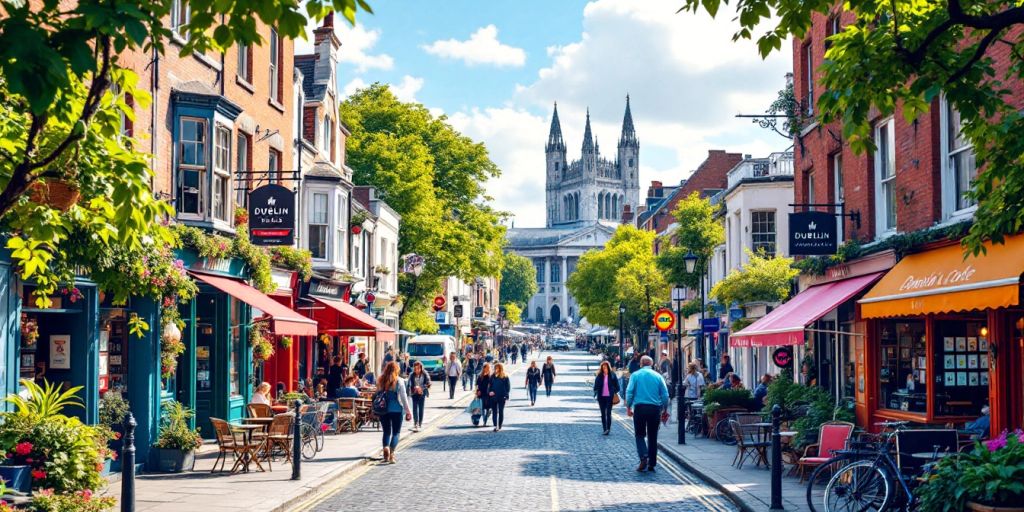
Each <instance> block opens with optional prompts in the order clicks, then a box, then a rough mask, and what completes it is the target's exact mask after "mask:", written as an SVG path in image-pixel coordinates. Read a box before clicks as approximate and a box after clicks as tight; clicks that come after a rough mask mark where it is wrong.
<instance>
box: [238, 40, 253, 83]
mask: <svg viewBox="0 0 1024 512" xmlns="http://www.w3.org/2000/svg"><path fill="white" fill-rule="evenodd" d="M236 49H237V51H238V71H237V72H236V74H237V75H238V78H241V79H242V80H244V81H246V82H249V83H252V46H250V45H247V44H245V43H239V44H238V45H237V46H236Z"/></svg>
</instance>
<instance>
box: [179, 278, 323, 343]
mask: <svg viewBox="0 0 1024 512" xmlns="http://www.w3.org/2000/svg"><path fill="white" fill-rule="evenodd" d="M189 274H192V277H194V278H196V279H198V280H200V281H202V282H204V283H206V284H208V285H210V286H212V287H214V288H216V289H218V290H220V291H222V292H224V293H226V294H228V295H230V296H232V297H234V298H236V299H238V300H240V301H242V302H244V303H246V304H248V305H250V306H252V307H254V308H256V309H258V310H260V311H262V312H263V313H265V314H266V315H267V316H269V317H270V330H271V332H273V333H274V334H277V335H279V336H316V322H315V321H313V320H311V319H309V318H306V317H304V316H302V315H300V314H298V313H296V312H295V311H292V310H291V309H289V308H288V306H285V305H284V304H281V303H280V302H277V301H276V300H274V299H272V298H270V297H268V296H266V295H264V294H263V293H262V292H260V291H259V290H257V289H256V288H253V287H252V286H249V285H247V284H245V283H243V282H242V281H240V280H238V279H232V278H230V277H220V276H214V275H210V274H202V273H199V272H192V271H189Z"/></svg>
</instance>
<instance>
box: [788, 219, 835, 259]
mask: <svg viewBox="0 0 1024 512" xmlns="http://www.w3.org/2000/svg"><path fill="white" fill-rule="evenodd" d="M835 253H836V216H835V214H834V213H826V212H798V213H791V214H789V255H790V256H794V255H798V254H799V255H805V256H813V255H829V254H835Z"/></svg>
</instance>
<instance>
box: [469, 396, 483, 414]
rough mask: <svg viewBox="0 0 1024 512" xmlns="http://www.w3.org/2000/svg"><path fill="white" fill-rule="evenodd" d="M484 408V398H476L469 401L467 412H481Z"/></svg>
mask: <svg viewBox="0 0 1024 512" xmlns="http://www.w3.org/2000/svg"><path fill="white" fill-rule="evenodd" d="M483 408H484V402H483V400H480V399H479V398H474V399H473V401H472V402H470V403H469V407H467V408H466V412H468V413H469V414H480V412H481V411H482V410H483Z"/></svg>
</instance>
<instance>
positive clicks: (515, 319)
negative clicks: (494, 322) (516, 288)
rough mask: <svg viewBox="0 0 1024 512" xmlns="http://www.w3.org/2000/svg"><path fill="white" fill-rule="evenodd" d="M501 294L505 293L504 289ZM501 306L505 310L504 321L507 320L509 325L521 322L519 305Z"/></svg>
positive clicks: (521, 315) (521, 314)
mask: <svg viewBox="0 0 1024 512" xmlns="http://www.w3.org/2000/svg"><path fill="white" fill-rule="evenodd" d="M501 293H502V294H504V293H505V290H504V288H503V289H502V291H501ZM502 306H503V307H504V308H505V320H508V323H509V325H516V324H518V323H519V322H522V321H523V308H521V307H519V304H517V303H515V302H506V303H505V304H503V305H502Z"/></svg>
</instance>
